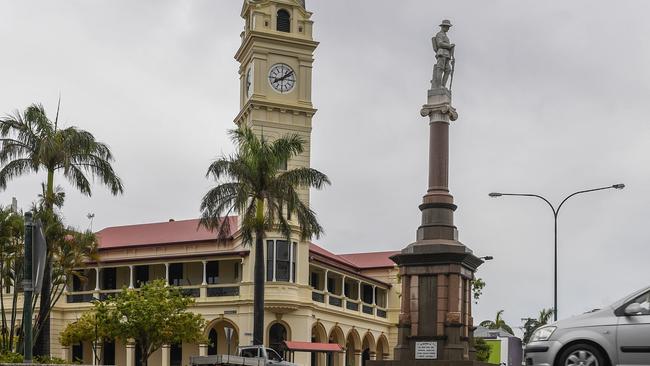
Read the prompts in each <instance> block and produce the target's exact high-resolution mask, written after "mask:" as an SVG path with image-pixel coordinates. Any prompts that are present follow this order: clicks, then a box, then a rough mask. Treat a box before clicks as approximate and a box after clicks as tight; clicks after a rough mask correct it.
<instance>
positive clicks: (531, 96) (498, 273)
mask: <svg viewBox="0 0 650 366" xmlns="http://www.w3.org/2000/svg"><path fill="white" fill-rule="evenodd" d="M241 4H242V1H241V0H203V1H200V0H193V1H163V0H151V1H129V0H110V1H108V0H107V1H81V0H78V1H71V0H68V1H45V0H44V1H6V0H2V1H0V14H2V15H3V16H2V21H1V22H0V45H2V54H3V55H2V58H1V60H0V86H1V87H0V113H3V114H4V113H9V112H12V111H14V110H15V109H23V108H25V107H26V106H27V105H29V104H30V103H34V102H39V103H43V104H44V105H45V107H46V108H47V110H48V112H49V114H50V115H51V116H52V117H53V116H54V114H55V111H56V100H57V97H58V95H59V93H61V96H62V109H61V120H62V121H63V122H64V123H63V124H64V125H66V126H68V125H75V126H78V127H80V128H83V129H86V130H89V131H91V132H92V133H93V134H94V135H95V136H96V137H97V138H98V139H99V140H101V141H104V142H106V143H108V144H109V145H110V147H111V148H112V151H113V152H114V154H115V156H116V162H115V164H114V167H115V169H116V170H117V172H118V173H119V174H120V176H121V177H122V178H123V180H124V183H125V186H126V192H125V194H124V195H123V196H120V197H117V198H113V197H111V196H110V195H109V194H108V193H107V190H105V189H104V188H103V187H101V186H99V185H97V186H96V187H95V191H94V195H93V196H92V198H87V197H82V196H81V195H80V194H78V193H77V192H75V191H74V190H72V189H71V188H69V186H67V185H65V184H63V181H62V180H61V179H59V180H58V183H59V184H62V185H63V186H64V188H65V189H66V191H67V193H68V198H67V200H66V205H65V207H64V212H65V216H66V219H67V222H68V223H70V224H72V225H75V226H77V227H79V228H86V227H88V224H89V221H88V219H86V214H87V213H90V212H92V213H94V214H95V219H94V225H93V226H94V229H101V228H104V227H106V226H112V225H125V224H136V223H146V222H156V221H166V220H168V219H170V218H175V219H186V218H194V217H197V215H198V206H199V201H200V199H201V197H202V195H203V194H204V193H205V192H206V190H207V189H208V188H209V187H210V182H209V181H208V180H206V179H205V178H204V173H205V170H206V168H207V166H208V164H209V163H210V161H211V160H212V159H214V158H215V157H216V156H217V155H218V154H220V153H227V152H230V151H232V145H231V144H230V142H229V141H228V139H227V136H226V131H227V130H228V129H230V128H232V127H233V123H232V120H233V118H234V117H235V115H236V114H237V113H238V110H239V104H238V95H239V91H238V87H239V83H238V77H237V67H238V65H237V63H236V61H235V60H234V58H233V55H234V53H235V51H236V50H237V48H238V46H239V40H240V38H239V33H240V32H241V31H242V29H243V20H242V19H241V18H240V17H239V12H240V9H241ZM307 5H308V8H309V9H310V10H311V11H313V12H314V16H313V20H314V21H315V25H314V33H315V38H316V40H318V41H320V42H321V44H320V46H319V48H318V50H317V51H316V63H315V68H314V90H313V102H314V106H315V107H316V108H318V109H319V111H318V113H317V114H316V116H315V118H314V128H313V135H312V141H313V145H312V165H313V167H315V168H317V169H319V170H321V171H323V172H325V173H327V174H328V175H329V177H330V178H331V180H332V182H333V185H332V186H331V187H329V188H327V189H326V190H324V191H321V192H314V193H313V194H312V198H313V199H312V203H313V206H314V208H315V210H316V211H317V212H318V214H319V216H320V219H321V221H322V224H323V225H324V227H325V229H326V236H325V237H324V238H321V240H319V241H318V243H319V244H320V245H322V246H324V247H325V248H327V249H329V250H331V251H333V252H336V253H345V252H362V251H377V250H398V249H401V248H403V247H404V246H406V245H407V244H409V243H411V242H412V241H414V238H415V230H416V228H417V226H418V225H419V220H420V217H419V210H418V208H417V206H418V204H419V203H420V201H421V197H422V195H423V194H424V193H425V190H426V180H427V178H426V177H427V161H426V159H427V146H428V136H427V120H426V119H425V118H422V117H420V115H419V110H420V107H421V105H422V104H423V103H425V102H426V91H427V89H428V87H429V80H430V77H431V70H432V65H433V63H434V56H433V51H432V50H431V45H430V44H431V43H430V38H431V36H432V35H433V34H434V33H435V32H437V30H438V27H437V24H439V22H440V20H441V19H443V18H449V19H451V21H452V23H453V24H454V27H453V28H452V29H451V31H450V33H449V36H450V38H451V40H452V42H454V43H456V44H457V47H456V56H457V63H456V68H457V73H456V76H455V79H454V100H453V103H454V105H455V107H456V108H457V109H458V112H459V114H460V117H459V119H458V121H456V122H454V123H453V124H452V126H451V142H450V143H451V160H450V174H451V176H450V187H451V192H452V194H453V195H454V197H455V200H456V203H457V204H458V206H459V208H458V210H457V211H456V224H457V226H458V228H459V233H460V239H461V241H462V242H463V243H465V244H466V245H468V246H469V247H470V248H472V249H473V250H474V251H475V253H476V254H478V255H492V256H494V257H495V259H494V260H493V261H491V262H488V263H486V264H485V265H483V266H482V267H481V268H480V269H479V273H478V275H479V276H480V277H482V278H483V279H484V280H485V281H486V282H487V288H486V289H485V291H484V295H483V298H482V299H481V301H480V303H479V305H478V306H476V308H475V318H476V319H477V321H480V320H484V319H487V318H490V319H491V318H494V314H495V313H496V312H497V311H498V310H499V309H505V318H506V319H507V320H508V322H510V324H511V325H513V326H518V325H520V324H521V321H520V318H523V317H528V316H536V314H537V313H538V311H539V310H540V309H542V308H544V307H551V306H552V303H553V287H552V286H553V282H552V279H553V277H552V275H553V221H552V214H551V211H550V209H549V208H548V207H547V206H546V205H545V204H544V203H543V202H542V201H539V200H535V199H526V198H506V197H504V198H500V199H493V198H489V197H488V195H487V194H488V193H489V192H491V191H503V192H530V193H537V194H542V195H545V196H546V197H548V198H549V199H550V200H551V201H553V202H559V201H560V200H561V199H562V198H563V197H564V196H565V195H566V194H569V193H572V192H574V191H576V190H581V189H585V188H593V187H600V186H607V185H611V184H614V183H619V182H622V183H625V184H626V185H627V188H626V189H625V190H623V191H615V190H609V191H603V192H596V193H590V194H585V195H582V196H578V197H575V198H573V199H571V201H569V202H568V203H567V204H566V205H565V206H564V207H563V209H562V212H561V214H560V218H559V258H560V259H559V268H560V272H559V273H560V279H559V299H560V300H559V309H560V317H567V316H569V315H572V314H579V313H582V312H584V311H587V310H590V309H592V308H595V307H599V306H603V305H605V304H607V303H609V302H611V301H614V300H616V299H617V298H619V297H621V296H623V295H625V294H626V293H628V292H631V291H633V290H635V289H638V288H640V287H642V286H646V285H650V271H649V270H648V259H649V258H650V249H649V247H648V239H649V238H650V232H648V230H647V227H646V226H647V225H648V220H649V219H650V204H649V203H650V202H648V201H649V197H650V169H649V167H650V145H649V144H648V142H649V141H650V125H649V124H648V122H649V121H648V115H649V114H650V67H649V66H648V65H650V42H648V39H647V37H648V35H650V22H648V21H647V15H648V14H650V3H648V2H646V1H617V2H612V1H593V0H585V1H571V2H568V1H563V2H551V1H521V0H517V1H515V0H512V1H428V0H427V1H425V0H419V1H415V0H400V1H369V0H366V1H350V0H326V1H325V0H311V1H308V3H307ZM44 179H45V177H44V175H43V174H41V175H40V176H38V177H35V176H32V177H27V178H21V179H16V180H14V181H12V182H11V183H10V184H9V187H8V189H7V190H6V191H4V192H1V193H0V202H2V203H3V204H8V203H9V202H10V201H11V197H12V196H15V197H17V198H18V200H19V204H20V206H22V207H27V206H28V205H29V203H30V202H32V201H33V200H34V199H35V196H36V195H37V194H38V193H39V191H40V185H39V183H40V182H41V181H43V180H44Z"/></svg>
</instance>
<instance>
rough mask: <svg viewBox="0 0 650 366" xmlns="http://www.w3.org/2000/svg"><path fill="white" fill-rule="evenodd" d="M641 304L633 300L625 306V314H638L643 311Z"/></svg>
mask: <svg viewBox="0 0 650 366" xmlns="http://www.w3.org/2000/svg"><path fill="white" fill-rule="evenodd" d="M642 311H643V308H642V307H641V304H639V303H636V302H633V303H631V304H630V305H628V306H627V307H626V308H625V315H637V314H638V313H640V312H642Z"/></svg>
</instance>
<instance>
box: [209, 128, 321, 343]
mask: <svg viewBox="0 0 650 366" xmlns="http://www.w3.org/2000/svg"><path fill="white" fill-rule="evenodd" d="M230 137H231V139H232V140H233V142H234V143H235V145H236V148H237V152H236V153H235V154H234V155H231V156H221V157H219V158H218V159H217V160H215V161H214V162H213V163H212V164H211V165H210V167H209V168H208V172H207V176H208V177H210V176H211V177H213V178H214V179H215V180H216V182H217V185H216V186H215V187H213V188H211V189H210V190H209V191H208V192H207V193H206V194H205V196H204V197H203V200H202V201H201V211H202V216H201V225H203V226H205V227H206V228H208V229H211V230H214V231H215V232H216V233H217V236H218V238H222V239H223V238H226V237H227V234H228V233H229V232H230V221H229V220H226V219H225V218H226V217H227V216H228V215H231V214H233V213H238V214H239V222H240V228H239V230H240V231H239V232H240V233H241V238H242V241H243V243H244V244H245V245H252V244H253V238H254V239H255V248H254V250H255V253H256V255H255V264H254V266H255V268H254V305H253V324H254V328H253V344H255V345H261V344H262V342H263V338H264V333H263V324H264V273H265V272H264V258H263V253H264V237H265V236H266V233H267V232H269V231H279V232H281V233H282V234H283V235H284V236H285V237H287V238H289V237H291V236H292V233H293V232H294V231H297V232H298V234H299V235H300V238H301V240H308V239H310V238H311V237H312V236H315V237H317V238H318V237H320V235H321V234H322V233H323V228H322V227H321V225H320V224H319V223H318V220H317V219H316V215H315V213H314V211H312V210H311V209H310V208H309V206H308V205H307V204H305V203H304V202H303V201H302V200H301V199H300V197H299V194H298V190H299V189H301V188H307V189H309V188H311V187H313V188H317V189H320V188H322V187H323V186H324V185H326V184H330V181H329V179H328V178H327V176H326V175H325V174H323V173H321V172H319V171H317V170H315V169H312V168H296V169H291V170H283V169H281V167H282V166H284V165H285V164H286V162H287V161H289V160H290V159H291V158H293V157H295V156H297V155H298V154H300V153H302V152H303V150H304V144H305V141H304V140H303V139H302V138H301V137H299V136H298V135H288V136H284V137H281V138H278V139H277V140H275V141H273V142H270V141H268V140H267V139H265V138H264V136H262V137H261V138H258V137H257V136H256V135H255V133H254V132H253V131H252V130H251V129H250V128H248V127H244V126H240V128H238V129H236V130H231V131H230Z"/></svg>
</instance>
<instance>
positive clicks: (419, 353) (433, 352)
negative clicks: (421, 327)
mask: <svg viewBox="0 0 650 366" xmlns="http://www.w3.org/2000/svg"><path fill="white" fill-rule="evenodd" d="M437 358H438V343H436V342H415V359H416V360H435V359H437Z"/></svg>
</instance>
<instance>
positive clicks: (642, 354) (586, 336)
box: [525, 287, 650, 366]
mask: <svg viewBox="0 0 650 366" xmlns="http://www.w3.org/2000/svg"><path fill="white" fill-rule="evenodd" d="M525 352H526V353H525V359H526V365H535V366H537V365H540V366H607V365H650V287H647V288H645V289H643V290H640V291H637V292H635V293H633V294H631V295H629V296H627V297H625V298H624V299H622V300H620V301H617V302H615V303H614V304H612V305H610V306H608V307H606V308H604V309H599V310H594V311H591V312H589V313H586V314H583V315H579V316H576V317H573V318H569V319H564V320H560V321H558V322H555V323H553V324H549V325H546V326H544V327H541V328H539V329H537V330H536V331H535V333H533V335H532V337H531V338H530V342H528V344H527V345H526V350H525Z"/></svg>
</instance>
